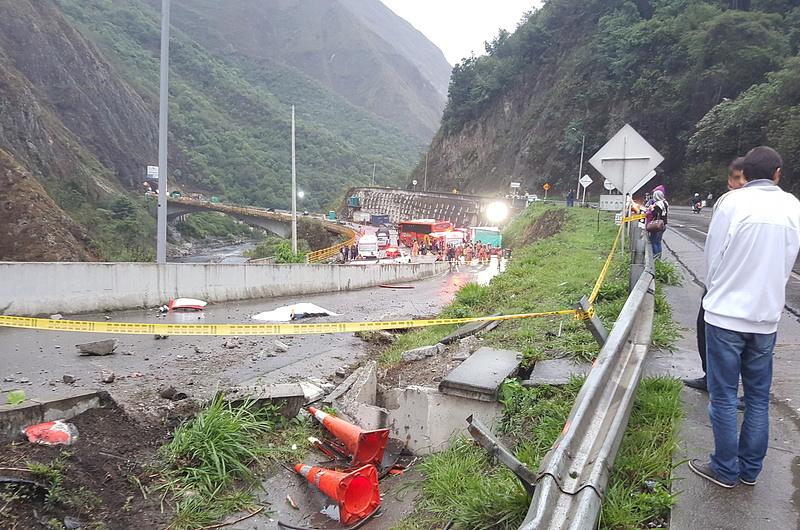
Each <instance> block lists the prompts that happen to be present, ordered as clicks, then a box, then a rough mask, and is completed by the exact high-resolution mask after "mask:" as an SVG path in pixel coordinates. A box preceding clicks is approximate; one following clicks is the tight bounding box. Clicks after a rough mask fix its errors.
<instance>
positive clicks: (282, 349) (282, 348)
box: [272, 340, 289, 353]
mask: <svg viewBox="0 0 800 530" xmlns="http://www.w3.org/2000/svg"><path fill="white" fill-rule="evenodd" d="M272 345H273V346H274V347H275V351H276V352H278V353H286V352H287V351H289V345H288V344H286V343H284V342H281V341H279V340H276V341H275V342H274V343H273V344H272Z"/></svg>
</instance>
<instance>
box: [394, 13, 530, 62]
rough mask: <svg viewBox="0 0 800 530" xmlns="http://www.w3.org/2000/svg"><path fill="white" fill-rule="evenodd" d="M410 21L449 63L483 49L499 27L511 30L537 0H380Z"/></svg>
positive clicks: (478, 53)
mask: <svg viewBox="0 0 800 530" xmlns="http://www.w3.org/2000/svg"><path fill="white" fill-rule="evenodd" d="M382 1H383V3H384V4H386V5H387V6H389V8H390V9H391V10H392V11H394V12H395V13H397V14H398V15H400V16H401V17H403V18H404V19H406V20H408V21H409V22H411V24H413V25H414V27H415V28H417V29H418V30H420V31H421V32H422V33H424V34H425V36H426V37H428V38H429V39H430V40H431V41H433V43H434V44H436V45H437V46H438V47H439V48H440V49H441V50H442V51H443V52H444V55H445V57H447V60H448V61H450V62H451V63H452V64H455V63H457V62H459V61H460V60H461V59H463V58H464V57H468V56H469V54H470V53H471V52H473V51H474V52H475V55H481V54H483V53H485V50H484V48H483V43H484V42H485V41H489V40H492V39H493V38H494V37H495V36H496V35H497V32H498V30H499V29H500V28H505V29H507V30H508V31H512V32H513V31H514V29H515V28H516V27H517V23H518V22H519V21H520V19H521V18H522V15H523V14H524V13H525V12H526V11H530V10H531V8H532V7H534V6H539V5H540V4H541V2H540V1H537V0H494V1H487V0H382Z"/></svg>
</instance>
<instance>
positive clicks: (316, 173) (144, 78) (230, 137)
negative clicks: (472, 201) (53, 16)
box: [57, 0, 418, 208]
mask: <svg viewBox="0 0 800 530" xmlns="http://www.w3.org/2000/svg"><path fill="white" fill-rule="evenodd" d="M57 1H58V4H59V5H60V6H61V8H62V9H63V10H64V12H65V13H66V14H67V15H68V16H69V17H70V18H71V19H72V20H74V21H75V23H76V24H77V25H78V26H79V27H80V28H81V29H82V31H83V32H84V33H86V34H88V35H90V36H91V37H92V39H93V41H94V42H96V43H97V44H98V45H99V46H100V49H101V50H102V51H103V52H104V53H105V54H106V56H107V57H109V58H110V60H111V61H112V62H114V63H115V65H116V66H117V68H118V69H119V71H120V72H121V73H122V75H123V76H124V77H125V78H126V79H127V80H128V81H129V82H130V83H131V85H132V86H134V87H135V89H136V91H137V92H138V93H139V94H141V95H142V97H143V98H144V99H145V100H146V101H149V102H150V103H151V105H153V106H155V103H156V100H157V79H158V46H159V31H160V26H159V18H158V17H159V14H158V13H157V12H156V11H154V10H152V9H151V8H150V7H148V6H147V5H146V4H144V3H143V2H138V1H137V0H125V1H122V0H114V1H110V2H109V1H105V0H80V1H79V0H57ZM176 16H177V15H176ZM171 73H172V77H171V79H170V96H171V101H170V103H171V106H170V109H171V124H170V132H171V137H170V139H171V142H172V144H173V145H174V146H175V148H176V149H177V164H176V165H175V166H174V167H175V168H176V174H175V177H177V180H178V181H179V182H184V183H186V185H187V186H189V187H190V188H196V189H201V190H208V191H221V192H222V193H224V194H225V195H226V198H227V199H228V200H231V201H235V202H241V203H245V204H254V205H260V206H280V207H285V206H286V205H288V204H289V201H290V197H289V186H288V182H289V176H290V157H289V154H290V121H289V117H290V111H289V107H288V105H287V103H288V101H286V100H287V99H288V96H289V94H292V95H293V96H294V97H293V98H292V99H294V100H295V101H296V102H297V104H298V105H299V106H300V109H301V112H300V114H299V121H298V128H297V135H298V145H297V150H298V182H299V185H300V186H301V188H303V189H304V190H305V191H306V192H307V193H306V196H307V199H306V206H307V207H308V208H323V207H325V206H327V205H328V204H329V203H330V202H331V201H332V200H333V199H334V198H335V197H336V196H337V195H338V194H340V193H341V191H342V190H344V189H346V188H347V187H348V186H350V185H352V184H354V183H364V182H366V180H367V178H368V175H370V176H371V169H372V163H373V162H376V163H378V167H379V172H378V174H379V175H381V177H382V178H381V181H383V182H387V181H388V182H394V181H396V179H398V178H401V177H402V176H403V175H404V174H405V173H406V172H407V170H408V168H409V167H411V165H412V163H413V162H415V161H416V160H417V157H418V147H417V146H416V145H415V144H416V141H415V140H414V139H413V138H411V137H410V135H408V134H404V133H401V132H400V131H399V130H397V129H392V128H391V127H389V126H387V125H386V124H385V123H379V122H377V120H374V119H370V117H369V116H367V115H366V114H365V113H364V112H363V111H359V110H358V109H356V108H354V107H353V106H352V105H348V104H346V103H345V102H344V101H342V100H341V98H336V97H335V96H333V95H331V94H329V93H326V92H325V91H323V90H322V89H321V88H320V87H318V86H315V85H314V84H313V83H309V82H308V80H307V79H303V78H298V77H296V76H292V75H291V72H288V71H287V69H285V68H284V69H281V68H279V67H274V66H273V67H272V68H270V67H268V66H265V67H261V68H260V69H259V70H254V69H253V68H248V67H245V66H244V65H237V64H233V63H230V62H228V61H225V60H223V59H220V58H217V57H215V56H214V55H212V54H211V53H209V52H207V51H206V50H205V49H204V48H203V47H202V46H201V45H200V44H198V43H197V42H195V41H194V40H192V39H190V38H189V37H188V36H187V35H186V34H185V33H183V32H181V31H175V32H174V34H173V39H172V44H171ZM264 80H270V81H269V82H263V83H262V82H258V81H264ZM270 84H271V86H272V88H278V89H281V90H287V92H282V99H283V100H284V101H281V98H279V97H278V96H276V94H275V93H272V92H270V91H269V90H268V86H269V85H270ZM292 89H294V90H292ZM303 99H305V102H306V103H308V105H306V106H303V103H304V101H303ZM309 102H313V104H312V103H309ZM314 109H317V110H319V109H325V112H326V114H327V117H325V116H323V117H322V118H321V120H320V122H317V121H316V120H317V116H316V115H311V114H310V113H309V111H312V110H314ZM331 113H333V114H331ZM337 124H341V125H337ZM142 165H143V166H144V165H145V163H143V164H142Z"/></svg>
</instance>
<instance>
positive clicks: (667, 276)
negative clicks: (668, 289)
mask: <svg viewBox="0 0 800 530" xmlns="http://www.w3.org/2000/svg"><path fill="white" fill-rule="evenodd" d="M655 265H656V274H655V276H656V281H657V282H658V283H660V284H661V285H680V284H681V283H682V282H683V276H681V273H680V271H679V270H678V268H677V267H676V266H675V264H674V263H670V262H668V261H664V260H660V259H659V260H656V261H655Z"/></svg>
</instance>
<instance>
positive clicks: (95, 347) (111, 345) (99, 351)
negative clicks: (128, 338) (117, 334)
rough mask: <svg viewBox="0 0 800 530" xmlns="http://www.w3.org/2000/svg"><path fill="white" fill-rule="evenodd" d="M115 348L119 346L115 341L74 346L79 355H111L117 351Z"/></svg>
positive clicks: (101, 341) (108, 340)
mask: <svg viewBox="0 0 800 530" xmlns="http://www.w3.org/2000/svg"><path fill="white" fill-rule="evenodd" d="M117 346H119V341H118V340H117V339H107V340H98V341H94V342H87V343H84V344H76V345H75V347H76V348H78V351H79V352H80V354H81V355H111V354H112V353H114V350H116V349H117Z"/></svg>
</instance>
